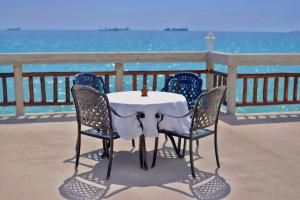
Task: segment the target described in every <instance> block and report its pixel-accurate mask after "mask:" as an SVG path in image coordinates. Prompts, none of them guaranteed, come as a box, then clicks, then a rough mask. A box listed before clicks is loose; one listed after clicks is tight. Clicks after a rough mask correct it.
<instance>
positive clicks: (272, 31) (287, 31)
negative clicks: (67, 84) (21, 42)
mask: <svg viewBox="0 0 300 200" xmlns="http://www.w3.org/2000/svg"><path fill="white" fill-rule="evenodd" d="M12 28H20V30H15V32H17V31H99V32H126V31H161V32H250V33H251V32H253V33H264V32H268V33H290V32H299V31H300V30H277V31H276V30H193V29H192V30H190V29H189V30H187V31H165V30H164V29H130V30H120V31H113V30H112V31H109V30H107V31H105V30H101V28H98V29H60V28H57V29H56V28H41V29H39V28H38V29H36V28H33V29H31V28H28V29H27V28H25V29H23V28H21V27H12ZM8 29H11V28H0V31H10V30H8ZM13 31H14V30H11V32H13Z"/></svg>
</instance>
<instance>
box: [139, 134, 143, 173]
mask: <svg viewBox="0 0 300 200" xmlns="http://www.w3.org/2000/svg"><path fill="white" fill-rule="evenodd" d="M139 154H140V167H141V169H143V168H144V167H143V165H144V159H143V142H142V136H140V137H139Z"/></svg>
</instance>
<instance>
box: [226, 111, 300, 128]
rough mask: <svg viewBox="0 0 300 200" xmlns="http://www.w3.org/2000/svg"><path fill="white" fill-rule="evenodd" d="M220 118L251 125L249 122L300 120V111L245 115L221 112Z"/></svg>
mask: <svg viewBox="0 0 300 200" xmlns="http://www.w3.org/2000/svg"><path fill="white" fill-rule="evenodd" d="M220 120H221V121H223V122H225V123H227V124H229V125H232V126H239V125H249V124H269V123H284V122H299V121H300V114H299V113H282V114H280V113H276V114H247V115H246V114H245V115H236V116H233V115H227V114H224V113H220Z"/></svg>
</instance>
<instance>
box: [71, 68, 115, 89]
mask: <svg viewBox="0 0 300 200" xmlns="http://www.w3.org/2000/svg"><path fill="white" fill-rule="evenodd" d="M73 85H87V86H90V87H92V88H95V89H96V90H98V91H99V92H102V93H105V94H108V93H110V91H109V89H108V88H107V87H106V86H105V84H104V81H103V78H102V77H101V76H97V75H96V74H93V73H87V72H84V73H79V74H76V76H75V77H74V79H73Z"/></svg>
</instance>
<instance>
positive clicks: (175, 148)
mask: <svg viewBox="0 0 300 200" xmlns="http://www.w3.org/2000/svg"><path fill="white" fill-rule="evenodd" d="M168 136H169V138H170V140H171V143H172V145H173V148H174V150H175V152H176V154H177V156H178V158H181V155H180V152H179V151H178V148H177V147H176V143H175V140H174V137H173V136H172V135H168Z"/></svg>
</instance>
